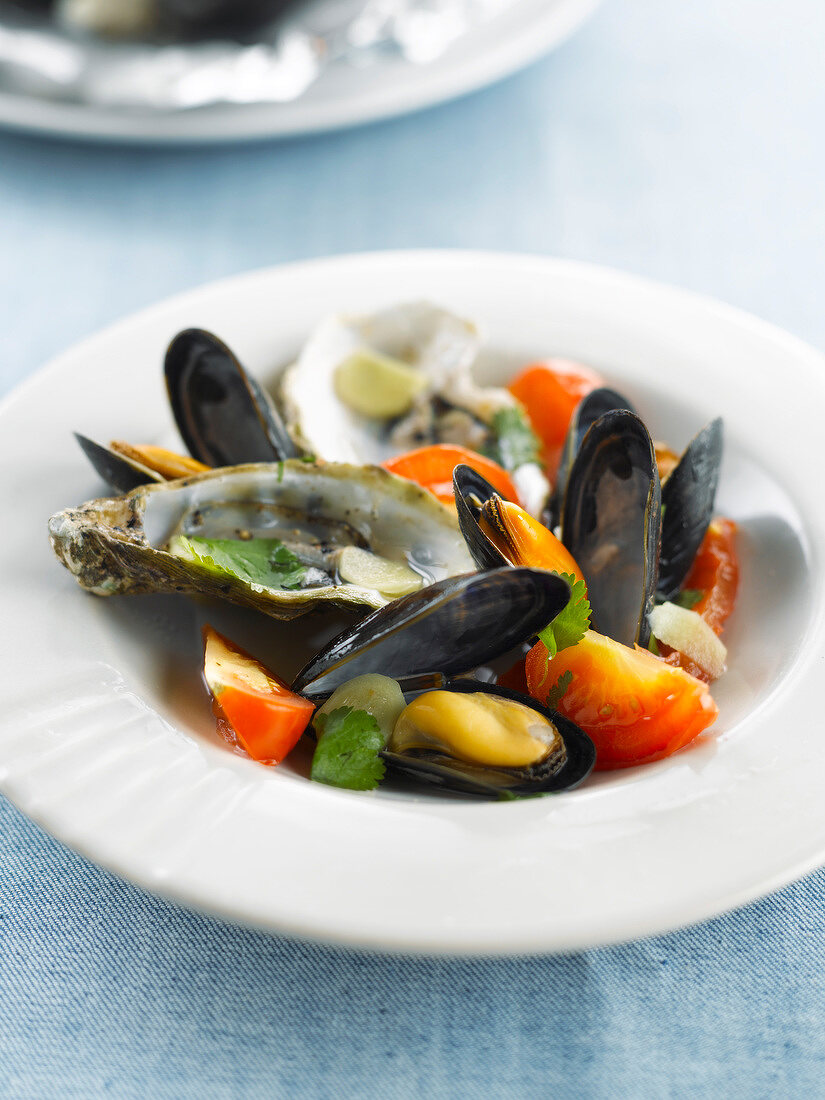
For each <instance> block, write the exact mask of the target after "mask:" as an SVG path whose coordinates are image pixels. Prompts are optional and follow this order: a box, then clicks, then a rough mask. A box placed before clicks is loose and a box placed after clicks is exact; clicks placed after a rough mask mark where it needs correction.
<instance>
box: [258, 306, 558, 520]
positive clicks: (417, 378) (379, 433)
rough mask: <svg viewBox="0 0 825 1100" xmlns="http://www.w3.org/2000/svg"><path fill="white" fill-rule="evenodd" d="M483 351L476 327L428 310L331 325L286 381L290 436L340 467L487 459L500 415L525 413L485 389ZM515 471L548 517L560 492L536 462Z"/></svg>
mask: <svg viewBox="0 0 825 1100" xmlns="http://www.w3.org/2000/svg"><path fill="white" fill-rule="evenodd" d="M480 345H481V342H480V339H479V335H478V333H477V331H476V329H475V327H474V326H473V325H472V324H471V323H470V322H469V321H465V320H464V319H463V318H461V317H458V316H456V315H455V314H453V313H449V312H448V311H446V310H443V309H439V308H438V307H436V306H433V305H430V304H429V303H428V302H412V303H406V304H403V305H399V306H395V307H393V308H391V309H386V310H383V311H381V312H379V313H375V314H372V315H370V316H365V317H346V316H333V317H328V318H327V319H326V320H325V321H323V322H322V323H321V324H320V325H319V326H318V328H317V329H316V330H315V332H314V333H313V335H312V336H311V337H310V338H309V340H308V341H307V343H306V345H305V346H304V349H303V351H302V352H301V354H300V356H299V357H298V360H297V362H296V363H294V364H293V365H292V366H291V367H288V368H287V370H286V371H285V372H284V374H283V376H282V378H281V388H280V399H281V404H282V407H283V411H284V416H285V420H286V426H287V430H288V431H289V433H290V435H291V436H292V438H293V439H294V440H295V441H296V442H297V443H298V445H299V446H301V447H303V448H304V449H305V450H307V451H308V452H309V453H310V454H313V455H317V456H318V457H319V458H324V459H328V460H330V461H336V462H375V463H380V462H385V461H386V460H387V459H389V458H392V457H393V456H394V455H397V454H399V453H401V452H404V451H409V450H413V449H415V448H417V447H422V446H426V445H427V444H432V443H447V444H457V445H459V446H463V447H468V448H469V449H470V450H474V451H480V452H482V453H483V452H485V451H487V450H488V448H489V447H490V446H491V445H492V444H495V443H496V441H497V428H496V422H497V416H498V414H499V413H502V412H505V411H506V410H521V406H520V405H519V402H518V401H517V400H516V398H515V397H513V395H512V394H511V393H510V392H509V391H508V390H506V389H501V388H499V387H496V386H481V385H479V384H478V383H477V382H476V380H475V378H474V376H473V365H474V363H475V361H476V358H477V356H478V353H479V349H480ZM347 379H348V381H347ZM505 465H506V466H507V469H508V470H509V472H510V473H511V475H512V477H513V479H514V482H515V484H516V486H517V488H518V491H519V495H520V497H521V500H522V503H523V504H524V506H525V507H526V508H527V509H528V510H529V511H530V512H532V513H533V514H534V515H539V514H540V513H541V511H542V509H543V508H544V504H545V502H546V500H547V497H548V494H549V489H550V487H549V484H548V482H547V479H546V477H545V475H544V473H543V471H542V470H541V469H540V467H539V466H538V465H537V464H536V463H535V462H534V461H530V462H525V463H523V464H522V465H519V466H509V465H507V464H506V463H505Z"/></svg>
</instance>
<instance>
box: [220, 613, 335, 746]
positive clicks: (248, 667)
mask: <svg viewBox="0 0 825 1100" xmlns="http://www.w3.org/2000/svg"><path fill="white" fill-rule="evenodd" d="M203 640H204V661H203V676H204V679H205V680H206V685H207V687H208V688H209V691H210V692H211V693H212V700H213V702H212V709H213V710H214V712H215V717H216V718H217V719H218V729H219V731H220V732H221V734H222V735H223V736H224V737H226V739H227V740H228V741H229V742H230V744H237V745H239V746H240V747H241V748H242V749H243V750H244V751H245V752H246V753H248V754H249V756H251V757H252V759H253V760H257V761H259V762H260V763H262V764H280V762H281V761H282V760H283V759H284V757H285V756H286V755H287V753H289V752H290V751H291V750H292V749H293V748H294V747H295V745H296V744H297V742H298V739H299V738H300V736H301V734H302V733H303V732H304V730H305V729H306V727H307V726H308V725H309V720H310V718H311V717H312V712H313V711H314V710H315V706H314V704H313V703H310V701H309V700H308V699H304V698H303V696H301V695H296V694H295V693H294V692H293V691H290V689H289V688H288V687H287V685H286V684H284V683H283V682H282V681H281V680H279V679H278V678H277V676H273V674H272V673H271V672H268V671H267V670H266V669H265V668H264V666H263V665H262V664H261V663H260V661H256V660H255V658H254V657H251V656H250V655H249V654H248V653H246V652H244V650H242V649H241V648H240V647H239V646H236V645H234V643H232V642H230V641H229V640H228V639H227V638H224V637H223V636H222V635H221V634H218V632H217V631H216V630H213V629H212V627H211V626H207V627H204V631H203ZM227 726H228V727H229V728H227Z"/></svg>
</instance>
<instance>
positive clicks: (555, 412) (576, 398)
mask: <svg viewBox="0 0 825 1100" xmlns="http://www.w3.org/2000/svg"><path fill="white" fill-rule="evenodd" d="M603 385H604V379H603V378H602V377H601V375H599V374H597V373H596V371H594V370H591V369H590V367H585V366H584V365H583V364H582V363H574V362H572V361H571V360H569V359H547V360H545V361H544V362H543V363H531V364H530V366H528V367H525V368H524V370H523V371H522V372H521V374H519V375H517V376H516V377H515V378H514V379H513V381H512V382H511V383H510V385H509V386H508V387H507V388H508V389H509V390H510V393H511V394H512V395H513V397H515V398H516V399H517V400H518V401H520V402H521V404H522V405H523V406H524V408H525V410H526V412H527V415H528V417H529V418H530V423H531V424H532V425H533V431H534V432H535V433H536V435H537V436H538V437H539V439H540V440H541V442H542V445H543V448H544V454H543V458H544V463H545V466H546V467H547V474H548V476H549V477H550V479H551V480H555V477H556V474H557V472H558V468H559V460H560V458H561V452H562V446H563V445H564V437H565V436H566V435H567V429H568V427H569V426H570V419H571V417H572V416H573V412H574V410H575V408H576V406H577V405H578V403H579V402H580V401H581V399H582V398H583V397H584V396H585V395H586V394H588V393H590V391H591V390H595V389H596V388H597V387H598V386H603Z"/></svg>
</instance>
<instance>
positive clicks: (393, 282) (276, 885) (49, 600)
mask: <svg viewBox="0 0 825 1100" xmlns="http://www.w3.org/2000/svg"><path fill="white" fill-rule="evenodd" d="M421 295H426V296H427V297H429V298H431V299H433V300H435V301H437V302H440V303H444V304H446V305H447V306H449V307H452V308H454V309H455V310H457V311H459V312H461V313H463V314H466V315H467V316H469V317H472V318H475V319H477V320H478V321H479V322H481V324H482V325H483V326H484V328H485V330H486V332H487V334H488V337H489V344H490V347H492V348H494V349H497V353H496V354H494V355H491V356H490V357H489V362H488V369H489V375H490V377H494V376H495V375H496V374H498V375H499V376H503V375H505V374H506V373H507V372H508V371H511V370H512V369H513V368H514V367H515V366H517V365H519V364H522V363H524V362H525V361H527V360H528V359H530V358H532V357H535V356H541V355H546V354H551V353H555V354H561V355H566V356H571V357H575V358H579V359H582V360H585V361H587V362H589V363H591V364H594V365H595V366H597V367H598V368H600V369H601V370H602V371H603V372H604V373H605V374H606V376H607V377H608V379H609V380H610V381H611V382H613V383H615V384H616V385H617V386H619V387H621V388H623V389H624V390H625V391H626V392H627V393H628V395H629V396H631V397H632V398H633V399H634V401H635V402H636V403H637V405H638V407H639V409H640V411H641V412H642V414H643V415H644V416H645V418H646V420H647V421H648V422H649V424H650V425H651V427H652V429H653V432H654V434H655V435H656V436H657V437H663V438H667V439H669V440H670V441H671V442H672V443H673V444H674V445H675V446H681V445H683V444H685V443H686V442H687V440H688V439H689V437H690V436H691V435H692V434H693V433H694V432H695V431H696V430H697V429H698V428H700V427H701V426H702V425H703V424H704V423H705V422H706V421H707V420H709V419H710V418H711V417H713V416H715V415H716V414H718V413H721V414H722V415H723V416H724V418H725V422H726V433H727V452H726V459H725V466H724V471H723V477H722V485H721V492H720V498H719V508H720V510H721V511H723V512H725V513H728V514H730V515H732V516H734V517H735V518H736V519H737V520H738V521H739V522H740V524H741V531H742V537H741V555H742V589H741V597H740V601H739V605H738V607H737V610H736V612H735V614H734V616H733V618H732V620H731V624H730V629H729V631H728V634H727V641H728V643H729V649H730V670H729V672H728V673H727V675H726V676H725V677H724V678H723V679H722V680H721V681H719V683H718V684H717V685H716V686H715V688H714V694H715V696H716V698H717V700H718V702H719V706H720V711H721V713H720V718H719V721H718V723H717V725H716V727H715V728H714V730H713V731H712V733H711V734H710V735H708V736H706V737H705V738H704V739H703V740H702V741H701V742H700V743H697V744H695V745H693V746H692V747H690V748H689V749H688V750H686V751H683V752H682V753H680V754H678V755H677V756H675V757H673V758H671V759H669V760H666V761H663V762H660V763H658V764H655V765H651V766H648V767H645V768H641V769H636V770H632V771H625V772H619V773H615V772H614V773H608V774H601V775H599V776H596V777H594V778H593V779H592V780H591V781H589V782H588V784H587V785H586V786H585V787H583V788H582V789H580V790H577V791H573V792H569V793H567V794H564V795H561V796H556V797H552V798H546V799H539V800H528V801H525V802H516V803H502V804H486V803H474V802H470V801H457V800H450V799H447V798H436V797H429V796H421V797H410V796H404V795H400V794H388V793H386V792H381V791H379V792H377V793H375V794H366V795H360V794H355V793H351V792H346V791H337V790H333V789H330V788H327V787H323V786H319V785H316V784H310V783H309V782H308V781H307V780H306V779H304V778H303V777H302V776H301V775H300V774H299V768H298V769H296V768H294V767H290V766H288V765H282V766H281V767H280V768H277V769H267V768H264V767H262V766H259V765H256V764H254V763H252V762H251V761H248V760H245V759H242V758H241V757H239V756H236V755H233V754H232V753H231V752H230V751H229V749H228V748H227V747H226V746H225V745H224V744H223V743H222V742H221V741H220V740H219V739H218V737H217V736H216V734H215V730H214V722H213V719H212V716H211V713H210V709H209V704H208V702H207V700H206V698H205V695H204V692H203V690H202V688H201V686H200V683H199V677H198V662H199V657H200V641H199V628H200V625H201V623H202V622H203V621H204V620H205V619H206V618H207V617H208V618H210V619H211V620H212V621H214V622H215V623H216V625H217V626H218V627H219V628H223V629H224V630H226V631H227V632H228V633H230V635H231V636H233V637H235V638H237V640H238V641H240V642H241V643H242V644H246V645H247V646H249V647H250V648H252V649H253V650H254V651H255V652H257V653H259V654H260V655H262V656H264V657H266V658H267V659H269V660H271V662H272V664H273V666H274V667H275V668H277V669H279V670H280V671H281V672H282V673H283V674H285V675H286V676H289V675H291V674H292V673H293V672H294V671H295V670H297V668H298V667H299V666H300V664H301V663H302V661H303V658H304V656H305V655H306V650H305V648H304V647H309V646H313V645H317V644H318V642H319V640H320V638H321V637H322V636H326V635H328V634H330V633H331V632H332V630H333V629H334V628H333V626H332V625H331V624H329V623H327V622H325V621H324V620H311V621H309V622H305V623H304V624H303V625H300V626H296V625H295V624H292V625H290V624H278V623H274V624H273V623H270V622H269V621H268V620H266V619H264V618H263V617H262V616H261V617H258V616H255V615H252V614H250V613H247V612H242V611H240V610H237V609H231V608H223V609H218V610H215V609H213V608H210V607H207V606H205V605H203V604H196V603H195V602H193V601H190V600H187V599H184V598H183V597H180V598H177V597H161V596H147V597H119V598H112V599H109V600H106V599H99V598H96V597H93V596H90V595H87V594H85V593H84V592H82V591H81V590H80V589H79V588H78V587H77V586H76V585H75V583H74V581H73V580H72V579H71V577H70V576H69V574H68V573H67V572H66V571H65V570H63V569H62V568H61V567H60V566H59V565H58V563H57V562H56V560H55V559H54V558H53V557H52V555H51V552H50V550H49V547H48V544H47V540H46V520H47V518H48V516H49V514H50V513H52V512H54V511H56V510H59V509H60V508H63V507H66V506H69V505H71V504H72V503H75V502H80V501H81V500H84V499H86V498H88V497H89V496H91V495H99V494H100V493H101V491H102V487H101V484H100V483H99V482H98V481H97V479H96V477H95V475H94V474H93V473H92V472H91V471H90V470H89V468H88V467H87V465H86V463H85V460H84V459H83V457H82V455H81V453H80V451H79V449H78V448H77V447H76V445H75V444H74V441H73V440H72V438H71V434H70V432H71V429H73V428H77V429H80V430H82V431H84V432H86V433H87V434H89V435H91V436H93V437H97V438H101V439H107V438H110V437H111V436H113V435H115V436H119V437H122V438H125V439H131V440H133V441H151V440H158V441H167V442H173V441H174V440H175V435H174V432H173V429H172V426H171V421H170V417H169V414H168V413H167V411H166V403H165V400H164V393H163V385H162V381H161V367H160V364H161V359H162V355H163V351H164V348H165V345H166V343H167V341H168V340H169V338H170V337H171V336H172V335H173V334H174V333H175V332H176V331H177V330H179V329H181V328H184V327H186V326H190V325H200V326H205V327H209V328H212V329H214V330H215V331H216V332H218V333H219V334H221V335H222V336H223V337H224V339H226V340H227V341H228V342H229V343H230V344H231V345H232V346H233V347H235V348H236V349H237V351H238V352H239V354H240V356H241V358H242V359H243V360H244V361H245V362H246V363H247V364H248V365H249V366H250V367H251V368H252V369H253V370H254V371H256V372H257V373H258V374H259V375H260V376H262V377H263V378H264V379H266V378H267V376H270V377H271V374H272V371H273V369H274V368H275V367H276V366H277V365H279V364H282V363H284V362H285V361H287V360H288V359H289V357H290V356H291V355H292V354H293V353H294V351H295V350H296V348H297V347H298V346H299V344H300V343H301V341H302V339H303V338H304V337H305V335H306V334H307V332H308V331H309V329H310V328H311V327H312V325H313V324H314V323H315V322H316V321H317V320H318V318H319V317H321V316H322V315H323V314H325V313H327V312H329V311H333V310H338V309H341V308H348V309H353V310H362V309H373V308H375V307H377V306H381V305H385V304H390V303H393V302H397V301H402V300H405V299H410V298H415V297H418V296H421ZM824 400H825V360H823V359H822V357H820V356H819V355H818V354H817V353H816V352H814V351H812V350H811V349H810V348H808V347H806V346H804V345H803V344H801V343H799V342H798V341H797V340H795V339H793V338H792V337H790V336H787V335H784V334H783V333H781V332H778V331H776V330H775V329H772V328H770V327H769V326H767V325H765V324H763V323H761V322H759V321H757V320H754V319H753V318H750V317H748V316H745V315H744V314H741V313H737V312H735V311H733V310H731V309H729V308H727V307H725V306H721V305H717V304H715V303H713V302H709V301H706V300H703V299H701V298H697V297H694V296H692V295H688V294H685V293H682V292H679V291H676V290H672V289H667V288H663V287H659V286H655V285H652V284H649V283H645V282H642V281H640V280H637V279H634V278H631V277H629V276H626V275H620V274H617V273H615V272H611V271H606V270H601V269H598V268H592V267H587V266H582V265H578V264H571V263H566V262H561V261H552V260H543V259H538V258H528V257H518V256H500V255H499V256H497V255H488V254H473V253H401V254H383V255H381V254H378V255H371V256H355V257H344V258H340V259H333V260H327V261H321V262H315V263H308V264H299V265H295V266H290V267H283V268H277V269H274V270H268V271H262V272H257V273H253V274H251V275H246V276H243V277H241V278H236V279H232V280H230V281H228V282H223V283H219V284H216V285H212V286H208V287H205V288H203V289H200V290H197V291H194V292H192V293H190V294H187V295H184V296H183V297H179V298H175V299H173V300H172V301H170V302H167V303H164V304H162V305H159V306H157V307H155V308H154V309H151V310H148V311H146V312H144V313H141V314H139V315H138V316H136V317H133V318H131V319H129V320H127V321H124V322H122V323H121V324H119V325H117V326H115V327H114V328H112V329H109V330H108V331H106V332H104V333H102V334H101V335H99V336H97V337H95V338H94V339H92V340H88V341H86V342H85V343H84V344H82V345H80V346H79V347H77V348H75V349H73V350H71V351H69V352H68V353H66V354H65V355H63V356H62V357H61V358H60V359H59V360H57V361H56V362H55V363H53V364H52V365H51V366H50V367H49V368H47V369H46V370H45V371H43V372H42V373H40V374H39V375H37V376H36V377H35V378H33V379H32V380H31V381H30V382H29V383H28V384H26V385H24V386H23V387H22V388H21V389H20V390H18V391H17V392H16V393H15V394H14V395H12V397H11V398H9V399H8V400H7V401H6V402H5V404H4V405H3V406H2V409H0V456H1V464H2V468H3V469H4V470H5V471H6V476H5V477H4V478H3V479H2V482H0V507H2V515H3V517H4V522H3V568H2V572H0V600H1V601H2V606H3V609H4V614H3V631H2V634H1V635H0V662H2V663H0V667H2V669H3V707H2V710H0V787H1V788H2V790H3V791H4V792H5V793H6V794H7V795H8V796H9V797H10V798H11V799H12V800H13V801H14V802H16V803H17V805H18V806H20V807H21V809H22V810H23V811H24V812H25V813H27V814H29V815H30V816H31V817H33V818H34V819H35V820H37V821H38V822H40V823H41V824H42V825H43V826H44V827H45V828H46V829H48V830H49V831H50V832H52V833H53V834H54V835H55V836H57V837H59V838H60V839H62V840H63V841H65V842H66V843H67V844H69V845H71V846H72V847H74V848H76V849H78V850H79V851H81V852H83V853H85V854H86V855H88V856H90V857H91V858H92V859H94V860H96V861H97V862H99V863H101V864H103V865H105V866H107V867H109V868H111V869H113V870H114V871H116V872H118V873H120V874H122V875H124V876H127V877H128V878H130V879H133V880H134V881H136V882H138V883H140V884H141V885H143V886H145V887H147V888H148V889H151V890H156V891H158V892H160V893H163V894H167V895H169V896H172V897H174V898H177V899H180V900H181V901H184V902H187V903H189V904H192V905H195V906H200V907H203V908H205V909H209V910H212V911H215V912H218V913H221V914H224V915H226V916H229V917H234V918H238V919H241V920H244V921H248V922H251V923H253V924H256V925H260V926H262V927H265V928H270V929H273V930H279V931H284V932H289V933H293V934H297V935H301V936H306V937H320V938H322V939H327V940H335V941H340V942H344V943H354V944H368V945H372V946H375V947H381V948H398V949H404V950H418V951H454V952H476V951H480V952H525V951H534V950H541V951H545V950H560V949H572V948H582V947H586V946H590V945H594V944H599V943H606V942H609V941H616V940H624V939H628V938H631V937H637V936H643V935H647V934H650V933H656V932H661V931H663V930H665V929H668V928H672V927H675V926H677V925H681V924H685V923H687V922H690V921H696V920H699V919H700V918H703V917H708V916H710V915H711V914H714V913H717V912H719V911H721V910H723V909H726V908H728V907H731V906H734V905H739V904H741V903H743V902H745V901H747V900H749V899H751V898H754V897H756V896H757V895H759V894H762V893H764V892H766V891H769V890H771V889H773V888H775V887H777V886H779V885H781V884H783V883H785V882H787V881H788V880H790V879H792V878H794V877H795V876H798V875H801V874H802V873H804V872H805V871H807V870H808V869H810V868H812V867H814V866H816V865H817V864H819V863H820V862H822V861H823V860H824V859H825V802H823V799H822V790H823V787H825V739H823V737H822V709H821V708H822V704H821V698H822V687H821V677H822V669H823V660H825V623H824V622H823V584H822V577H823V571H822V561H823V551H825V509H823V507H822V504H823V499H822V476H821V472H820V471H821V461H820V453H821V425H820V416H821V409H822V407H823V401H824ZM10 517H11V518H10ZM338 626H340V624H337V626H336V628H337V627H338ZM299 763H300V762H299Z"/></svg>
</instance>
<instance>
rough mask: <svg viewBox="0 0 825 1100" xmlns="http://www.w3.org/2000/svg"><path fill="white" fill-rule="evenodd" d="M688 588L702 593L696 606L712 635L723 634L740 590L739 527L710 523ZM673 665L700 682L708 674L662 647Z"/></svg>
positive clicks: (726, 522) (720, 521) (724, 521)
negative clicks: (737, 531) (737, 548)
mask: <svg viewBox="0 0 825 1100" xmlns="http://www.w3.org/2000/svg"><path fill="white" fill-rule="evenodd" d="M684 587H685V588H691V589H698V590H699V591H701V592H702V593H704V594H703V596H702V598H701V600H699V602H698V603H697V604H695V605H694V607H693V610H694V611H696V612H697V613H698V614H699V615H701V616H702V618H703V619H704V620H705V622H706V623H707V624H708V626H709V627H710V628H711V630H713V632H714V633H715V634H716V635H717V636H718V635H720V634H721V633H722V631H723V629H724V626H725V623H726V622H727V620H728V617H729V616H730V613H731V612H732V611H733V608H734V604H735V603H736V593H737V590H738V588H739V558H738V556H737V554H736V524H735V523H734V522H733V520H731V519H725V518H723V517H722V516H717V517H716V519H714V520H711V523H710V526H709V527H708V529H707V531H706V533H705V537H704V539H703V540H702V544H701V546H700V547H699V550H698V552H697V554H696V557H695V559H694V561H693V565H692V566H691V569H690V572H689V573H688V575H687V578H686V579H685V583H684ZM660 648H661V650H662V652H663V655H664V659H665V660H666V661H667V663H668V664H670V665H675V666H677V667H678V668H683V669H685V671H686V672H689V673H690V674H691V675H692V676H696V677H698V678H699V679H701V680H705V679H707V678H708V675H707V673H706V672H705V671H704V670H703V669H701V668H700V667H699V666H698V665H697V664H695V663H694V662H693V661H691V660H690V658H689V657H685V655H684V654H683V653H679V652H678V650H668V649H666V647H665V646H661V647H660Z"/></svg>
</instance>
